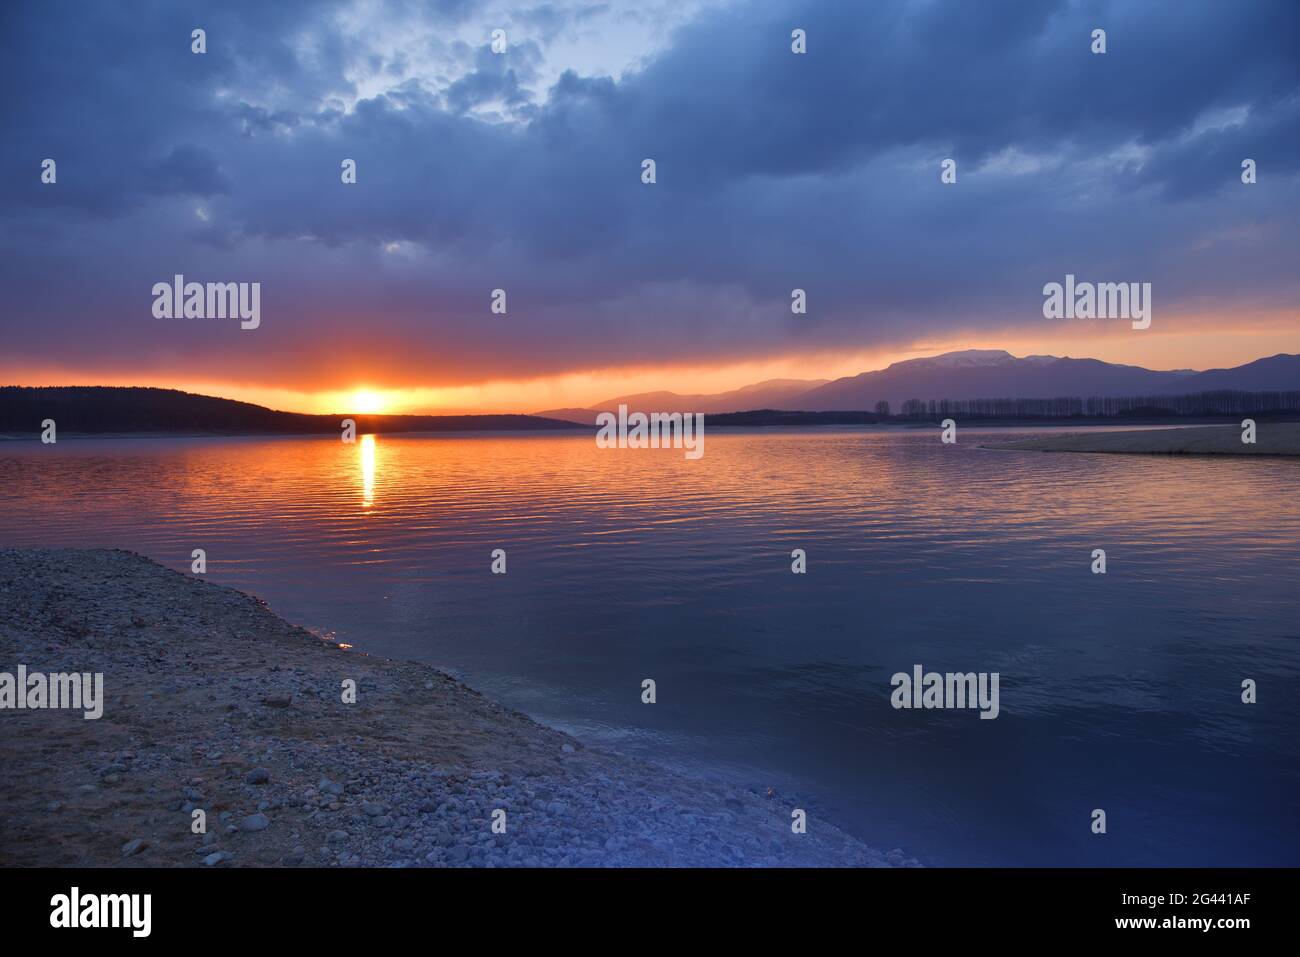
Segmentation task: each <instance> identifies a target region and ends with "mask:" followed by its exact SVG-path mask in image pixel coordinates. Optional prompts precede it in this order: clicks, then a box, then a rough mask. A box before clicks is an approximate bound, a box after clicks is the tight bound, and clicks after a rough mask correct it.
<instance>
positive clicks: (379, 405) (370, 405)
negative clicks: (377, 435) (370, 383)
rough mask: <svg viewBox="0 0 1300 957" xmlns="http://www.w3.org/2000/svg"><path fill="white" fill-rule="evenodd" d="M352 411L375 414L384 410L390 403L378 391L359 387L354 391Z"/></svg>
mask: <svg viewBox="0 0 1300 957" xmlns="http://www.w3.org/2000/svg"><path fill="white" fill-rule="evenodd" d="M350 404H351V406H352V409H351V411H353V412H365V413H368V414H372V415H373V414H374V413H377V412H383V411H384V409H385V408H386V407H387V405H388V403H387V401H385V399H384V397H383V396H382V395H380V394H379V393H378V392H371V391H370V390H369V389H359V390H357V391H356V392H354V393H352V400H351V403H350Z"/></svg>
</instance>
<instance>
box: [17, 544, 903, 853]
mask: <svg viewBox="0 0 1300 957" xmlns="http://www.w3.org/2000/svg"><path fill="white" fill-rule="evenodd" d="M20 664H21V665H25V666H26V668H27V669H28V671H29V672H46V673H55V672H82V673H102V674H103V675H104V678H103V688H104V691H103V701H102V705H103V716H102V717H101V718H99V719H98V720H86V719H85V718H84V717H83V715H82V712H81V711H75V710H49V709H46V710H30V709H24V710H10V709H4V710H0V722H8V724H6V725H5V726H4V727H3V729H2V733H0V763H2V764H3V765H4V767H6V768H7V769H20V771H19V773H12V774H6V775H4V776H3V779H2V780H0V822H2V823H3V829H2V830H0V866H96V867H98V866H103V867H110V866H127V867H141V866H142V867H150V866H152V867H159V866H198V867H202V866H210V867H215V866H272V867H294V866H398V867H407V866H426V867H427V866H433V867H445V866H489V867H492V866H496V867H500V866H531V867H543V866H545V867H550V866H905V865H915V864H916V863H917V862H916V861H915V860H913V859H912V858H910V857H908V856H907V855H906V854H904V853H903V852H902V851H900V850H897V849H895V850H892V851H890V852H888V853H883V852H880V851H877V850H874V849H872V848H870V847H868V846H866V845H865V844H863V843H862V842H860V841H858V840H857V839H856V838H854V837H852V836H850V835H848V834H846V833H845V832H843V831H841V830H840V829H839V828H837V827H835V826H834V825H832V824H829V823H827V822H825V821H824V820H821V819H820V818H819V816H818V814H817V812H816V808H815V807H809V806H808V805H807V804H801V803H799V802H798V801H796V800H795V799H794V798H792V797H787V796H786V795H783V794H777V793H774V792H772V791H770V789H765V788H762V787H761V786H760V787H754V788H742V787H737V786H735V785H734V784H731V783H727V782H722V781H715V780H712V779H708V778H699V777H694V776H688V775H687V774H685V773H683V772H681V771H676V770H669V769H666V768H663V767H659V766H657V765H654V764H652V763H650V762H646V761H641V760H638V759H633V758H629V757H626V756H622V755H619V754H617V753H614V752H612V751H609V750H606V749H603V748H596V747H590V748H589V747H586V746H584V745H583V744H582V742H581V741H579V740H577V739H575V738H573V737H571V736H569V735H567V734H565V733H563V732H561V731H558V730H555V729H553V728H549V727H546V726H544V725H542V724H539V723H538V722H536V721H534V720H532V719H531V718H529V717H528V716H526V715H524V714H522V713H520V712H517V711H513V710H511V709H509V708H506V707H504V706H502V705H500V704H498V703H496V702H494V701H492V700H490V699H488V698H486V697H484V696H483V695H481V694H479V693H478V692H477V691H475V690H473V689H472V688H470V687H468V686H466V685H465V684H463V683H461V682H459V681H457V680H456V679H454V678H453V677H451V676H450V675H448V674H446V673H445V672H442V671H439V670H438V669H436V668H433V667H431V666H428V665H423V664H419V663H416V662H408V661H401V660H396V659H385V658H379V657H374V656H371V655H367V654H363V653H361V652H358V651H354V650H347V649H345V648H343V647H342V646H339V645H336V644H332V643H330V642H328V641H325V640H324V639H321V638H320V637H318V636H316V635H314V634H312V633H311V632H309V631H307V630H305V629H303V628H300V627H298V626H295V625H292V624H290V623H289V622H287V621H285V620H284V619H282V618H280V617H278V616H277V615H275V614H274V613H273V612H271V611H270V609H269V608H268V607H267V606H266V605H265V603H264V602H262V601H261V600H260V599H257V598H255V597H253V596H250V595H248V594H245V593H244V592H240V591H236V590H234V589H231V588H228V587H225V586H220V585H213V584H209V583H208V582H207V581H206V580H204V579H203V578H202V577H201V576H192V575H186V574H183V573H181V572H177V571H172V570H170V569H167V568H164V567H163V566H161V565H159V564H157V563H155V562H153V561H151V560H150V559H148V558H146V557H144V556H142V555H138V554H135V553H133V552H127V551H122V550H109V549H76V548H0V672H8V673H11V674H12V673H14V672H15V671H16V669H17V667H18V666H19V665H20ZM344 680H352V681H355V682H356V701H355V703H344V701H343V700H342V698H343V694H342V692H341V691H340V688H341V686H342V682H343V681H344ZM795 807H802V808H804V809H806V811H807V815H808V821H807V833H804V834H794V833H792V831H791V827H790V821H791V811H792V809H793V808H795ZM196 810H202V811H203V812H204V813H205V815H206V834H201V833H193V830H192V824H193V821H194V818H195V813H194V812H195V811H196ZM497 811H504V812H505V817H504V822H505V831H504V833H496V832H494V830H493V826H492V825H493V819H494V816H495V817H496V818H497V819H498V820H497V823H498V828H499V826H500V823H501V820H502V819H501V818H500V816H499V815H495V813H494V812H497Z"/></svg>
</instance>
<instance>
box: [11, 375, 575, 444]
mask: <svg viewBox="0 0 1300 957" xmlns="http://www.w3.org/2000/svg"><path fill="white" fill-rule="evenodd" d="M344 416H345V413H340V414H339V415H305V414H302V413H298V412H276V411H274V410H272V409H264V408H262V406H260V405H252V404H251V403H248V402H236V401H234V400H233V399H218V398H215V397H213V396H209V395H194V394H192V393H189V392H179V391H177V390H175V389H145V388H117V387H111V386H49V387H41V388H25V387H20V386H4V387H0V432H3V433H5V434H7V435H32V436H35V435H38V434H39V433H40V431H41V422H42V421H43V420H45V419H53V420H54V421H55V423H56V425H57V427H58V430H59V433H60V434H64V435H66V434H69V433H96V432H187V433H189V432H214V433H248V434H256V433H304V432H306V433H311V432H322V433H323V432H338V431H339V430H340V428H341V426H340V422H341V421H342V419H343V418H344ZM351 418H353V419H355V420H356V423H357V431H358V432H465V431H472V430H479V429H491V430H503V429H527V430H547V429H571V428H573V427H574V425H573V423H571V422H560V421H558V420H555V419H544V418H539V417H537V416H532V415H353V416H351Z"/></svg>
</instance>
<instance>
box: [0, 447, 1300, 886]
mask: <svg viewBox="0 0 1300 957" xmlns="http://www.w3.org/2000/svg"><path fill="white" fill-rule="evenodd" d="M1001 434H1003V435H1004V434H1005V433H1001ZM992 437H993V436H992V435H983V436H981V435H977V434H975V433H973V432H963V433H962V434H961V441H960V442H959V443H958V445H956V446H943V445H941V444H940V442H939V441H938V438H937V431H933V432H932V431H925V432H914V431H903V432H885V431H870V430H861V431H847V430H846V431H825V432H823V431H817V432H794V431H781V430H772V431H767V430H763V431H753V432H737V433H731V434H723V433H721V432H718V431H711V432H710V433H709V434H708V438H707V443H706V454H705V455H704V457H703V458H702V459H700V460H698V461H687V460H685V458H684V457H683V455H682V453H681V451H672V450H600V449H596V448H595V447H594V443H593V442H592V440H591V438H590V437H589V436H576V435H564V436H553V435H552V436H471V437H459V438H439V437H405V438H401V437H391V436H381V437H378V439H377V440H371V439H367V440H366V441H365V442H363V443H360V444H358V445H354V446H344V445H343V444H342V443H340V442H338V441H337V440H329V439H315V438H303V439H230V440H210V439H203V440H197V439H196V440H184V439H166V440H164V439H149V440H84V441H71V440H64V441H61V442H60V443H59V444H58V445H57V446H52V447H51V446H41V445H39V444H36V443H7V444H4V445H0V543H3V544H16V543H21V544H40V543H44V544H75V545H108V546H119V547H125V548H131V549H134V550H137V551H141V552H144V553H145V554H148V555H150V556H151V557H153V558H155V559H157V560H159V561H161V562H163V563H164V564H167V565H170V566H172V567H175V568H178V569H185V570H188V567H189V555H190V551H191V549H193V548H204V549H206V551H207V554H208V558H209V577H210V578H211V579H212V580H213V581H216V582H218V583H222V584H228V585H233V586H236V587H240V588H243V589H246V590H249V591H252V592H254V593H256V594H258V595H261V596H262V597H264V598H266V599H267V600H268V601H269V602H270V604H271V607H272V608H273V609H274V610H276V611H277V612H279V613H280V614H281V615H283V616H285V617H286V618H288V619H290V620H292V621H295V622H298V623H300V624H304V625H307V626H309V627H312V628H314V629H317V630H319V631H322V632H327V633H332V634H333V635H335V636H336V637H337V638H338V639H339V640H341V641H346V642H350V643H352V644H354V645H355V646H357V647H358V648H360V649H363V650H367V651H371V652H374V653H377V654H382V655H388V656H393V657H402V658H415V659H419V660H422V661H427V662H431V663H434V664H437V665H440V666H443V667H446V668H448V669H450V670H453V671H455V672H456V673H458V674H459V675H461V676H463V677H465V678H466V679H467V680H469V681H470V682H471V683H473V684H475V685H476V686H477V687H479V688H481V689H482V690H484V691H485V692H486V693H488V694H490V695H492V696H494V697H496V698H498V699H500V700H502V701H504V702H506V703H508V704H510V705H512V706H514V707H517V708H520V709H522V710H524V711H527V712H528V713H530V714H532V715H533V716H535V717H537V718H538V719H539V720H542V721H545V722H548V723H552V724H555V725H558V726H562V727H564V728H566V729H569V730H572V731H574V732H575V733H577V734H579V735H580V736H582V737H584V738H585V739H587V740H589V741H593V742H605V743H610V744H613V745H614V746H616V747H618V748H620V749H622V750H625V751H628V752H632V753H636V754H639V755H643V756H646V757H649V758H652V759H655V760H658V761H661V762H664V763H668V764H672V765H676V766H684V767H688V768H691V769H695V770H701V771H705V772H707V773H711V774H715V775H723V776H728V777H734V778H736V779H737V780H739V781H741V782H743V783H745V784H748V785H754V786H763V787H767V786H772V787H775V788H777V789H778V791H781V792H785V793H789V794H793V795H797V796H799V798H800V799H801V800H802V801H804V802H805V804H806V806H807V807H808V808H809V809H810V812H811V814H810V826H814V827H815V826H816V823H817V820H818V819H819V818H829V819H832V820H834V821H835V822H836V823H839V824H841V825H844V826H846V827H847V828H848V829H849V830H851V831H853V832H854V833H856V834H857V835H859V836H860V837H862V838H863V839H864V840H866V841H868V842H870V843H872V844H875V845H878V846H882V847H885V848H889V847H895V846H900V847H903V848H904V849H906V850H908V851H909V852H911V853H912V854H915V855H916V856H917V857H919V858H920V859H921V860H923V861H925V862H928V863H934V864H1013V865H1019V864H1040V865H1056V864H1059V865H1075V864H1083V865H1106V864H1115V865H1173V864H1208V865H1228V864H1243V865H1244V864H1287V865H1296V864H1300V836H1298V835H1297V831H1296V828H1295V826H1294V825H1295V821H1296V820H1297V817H1298V813H1297V812H1300V760H1297V759H1298V758H1300V733H1298V732H1300V462H1295V461H1284V460H1274V461H1264V460H1253V461H1251V460H1247V461H1238V460H1226V459H1215V458H1186V457H1173V458H1169V457H1144V456H1100V455H1070V454H1042V453H1011V452H995V451H990V450H986V449H980V448H978V447H977V445H978V443H979V442H980V441H987V440H988V439H989V438H992ZM494 548H504V549H506V552H507V563H508V565H507V567H508V572H507V574H506V575H504V576H494V575H492V574H491V573H490V568H489V566H490V561H491V558H490V552H491V550H492V549H494ZM794 548H803V549H805V550H806V552H807V555H808V562H809V566H808V573H807V574H806V575H794V574H791V571H790V562H791V559H790V552H791V550H792V549H794ZM1094 548H1104V549H1105V550H1106V552H1107V559H1108V571H1107V574H1105V575H1094V574H1092V573H1091V571H1090V565H1091V557H1090V555H1091V552H1092V550H1093V549H1094ZM915 664H922V665H924V666H925V668H926V669H927V670H936V671H962V672H967V671H977V672H978V671H987V672H993V671H996V672H998V673H999V675H1000V710H1001V713H1000V715H999V717H998V718H997V719H996V720H980V719H979V717H978V712H977V711H974V710H966V711H937V710H929V711H925V710H921V711H907V710H894V709H893V708H892V707H891V706H890V703H889V695H890V691H891V688H890V684H889V682H890V676H891V675H892V674H894V673H895V672H898V671H906V672H910V671H911V669H912V666H913V665H915ZM644 678H653V679H654V680H655V682H656V684H657V695H658V701H657V703H656V704H654V705H645V704H642V703H641V682H642V680H643V679H644ZM1246 678H1250V679H1253V680H1254V681H1256V682H1257V683H1258V689H1259V690H1258V697H1259V700H1258V703H1257V704H1254V705H1247V704H1243V703H1242V701H1241V682H1242V680H1243V679H1246ZM1095 808H1101V809H1104V810H1105V812H1106V814H1107V825H1108V827H1107V831H1108V832H1107V833H1106V834H1105V835H1095V834H1093V833H1092V832H1091V830H1090V823H1091V817H1090V815H1091V812H1092V811H1093V809H1095Z"/></svg>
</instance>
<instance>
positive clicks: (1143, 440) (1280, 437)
mask: <svg viewBox="0 0 1300 957" xmlns="http://www.w3.org/2000/svg"><path fill="white" fill-rule="evenodd" d="M1241 434H1242V430H1241V429H1240V428H1239V427H1238V426H1235V425H1207V426H1202V427H1197V428H1186V429H1142V430H1139V431H1133V432H1087V433H1083V434H1069V433H1065V434H1062V435H1053V436H1050V437H1048V438H1045V439H1027V440H1025V441H1023V442H1000V443H996V444H994V443H988V444H986V445H984V446H983V447H984V448H986V449H1003V450H1016V451H1037V452H1127V453H1136V454H1150V455H1300V422H1267V421H1264V422H1259V423H1258V424H1257V426H1256V430H1255V444H1254V445H1247V444H1246V443H1244V442H1242V441H1241Z"/></svg>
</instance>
